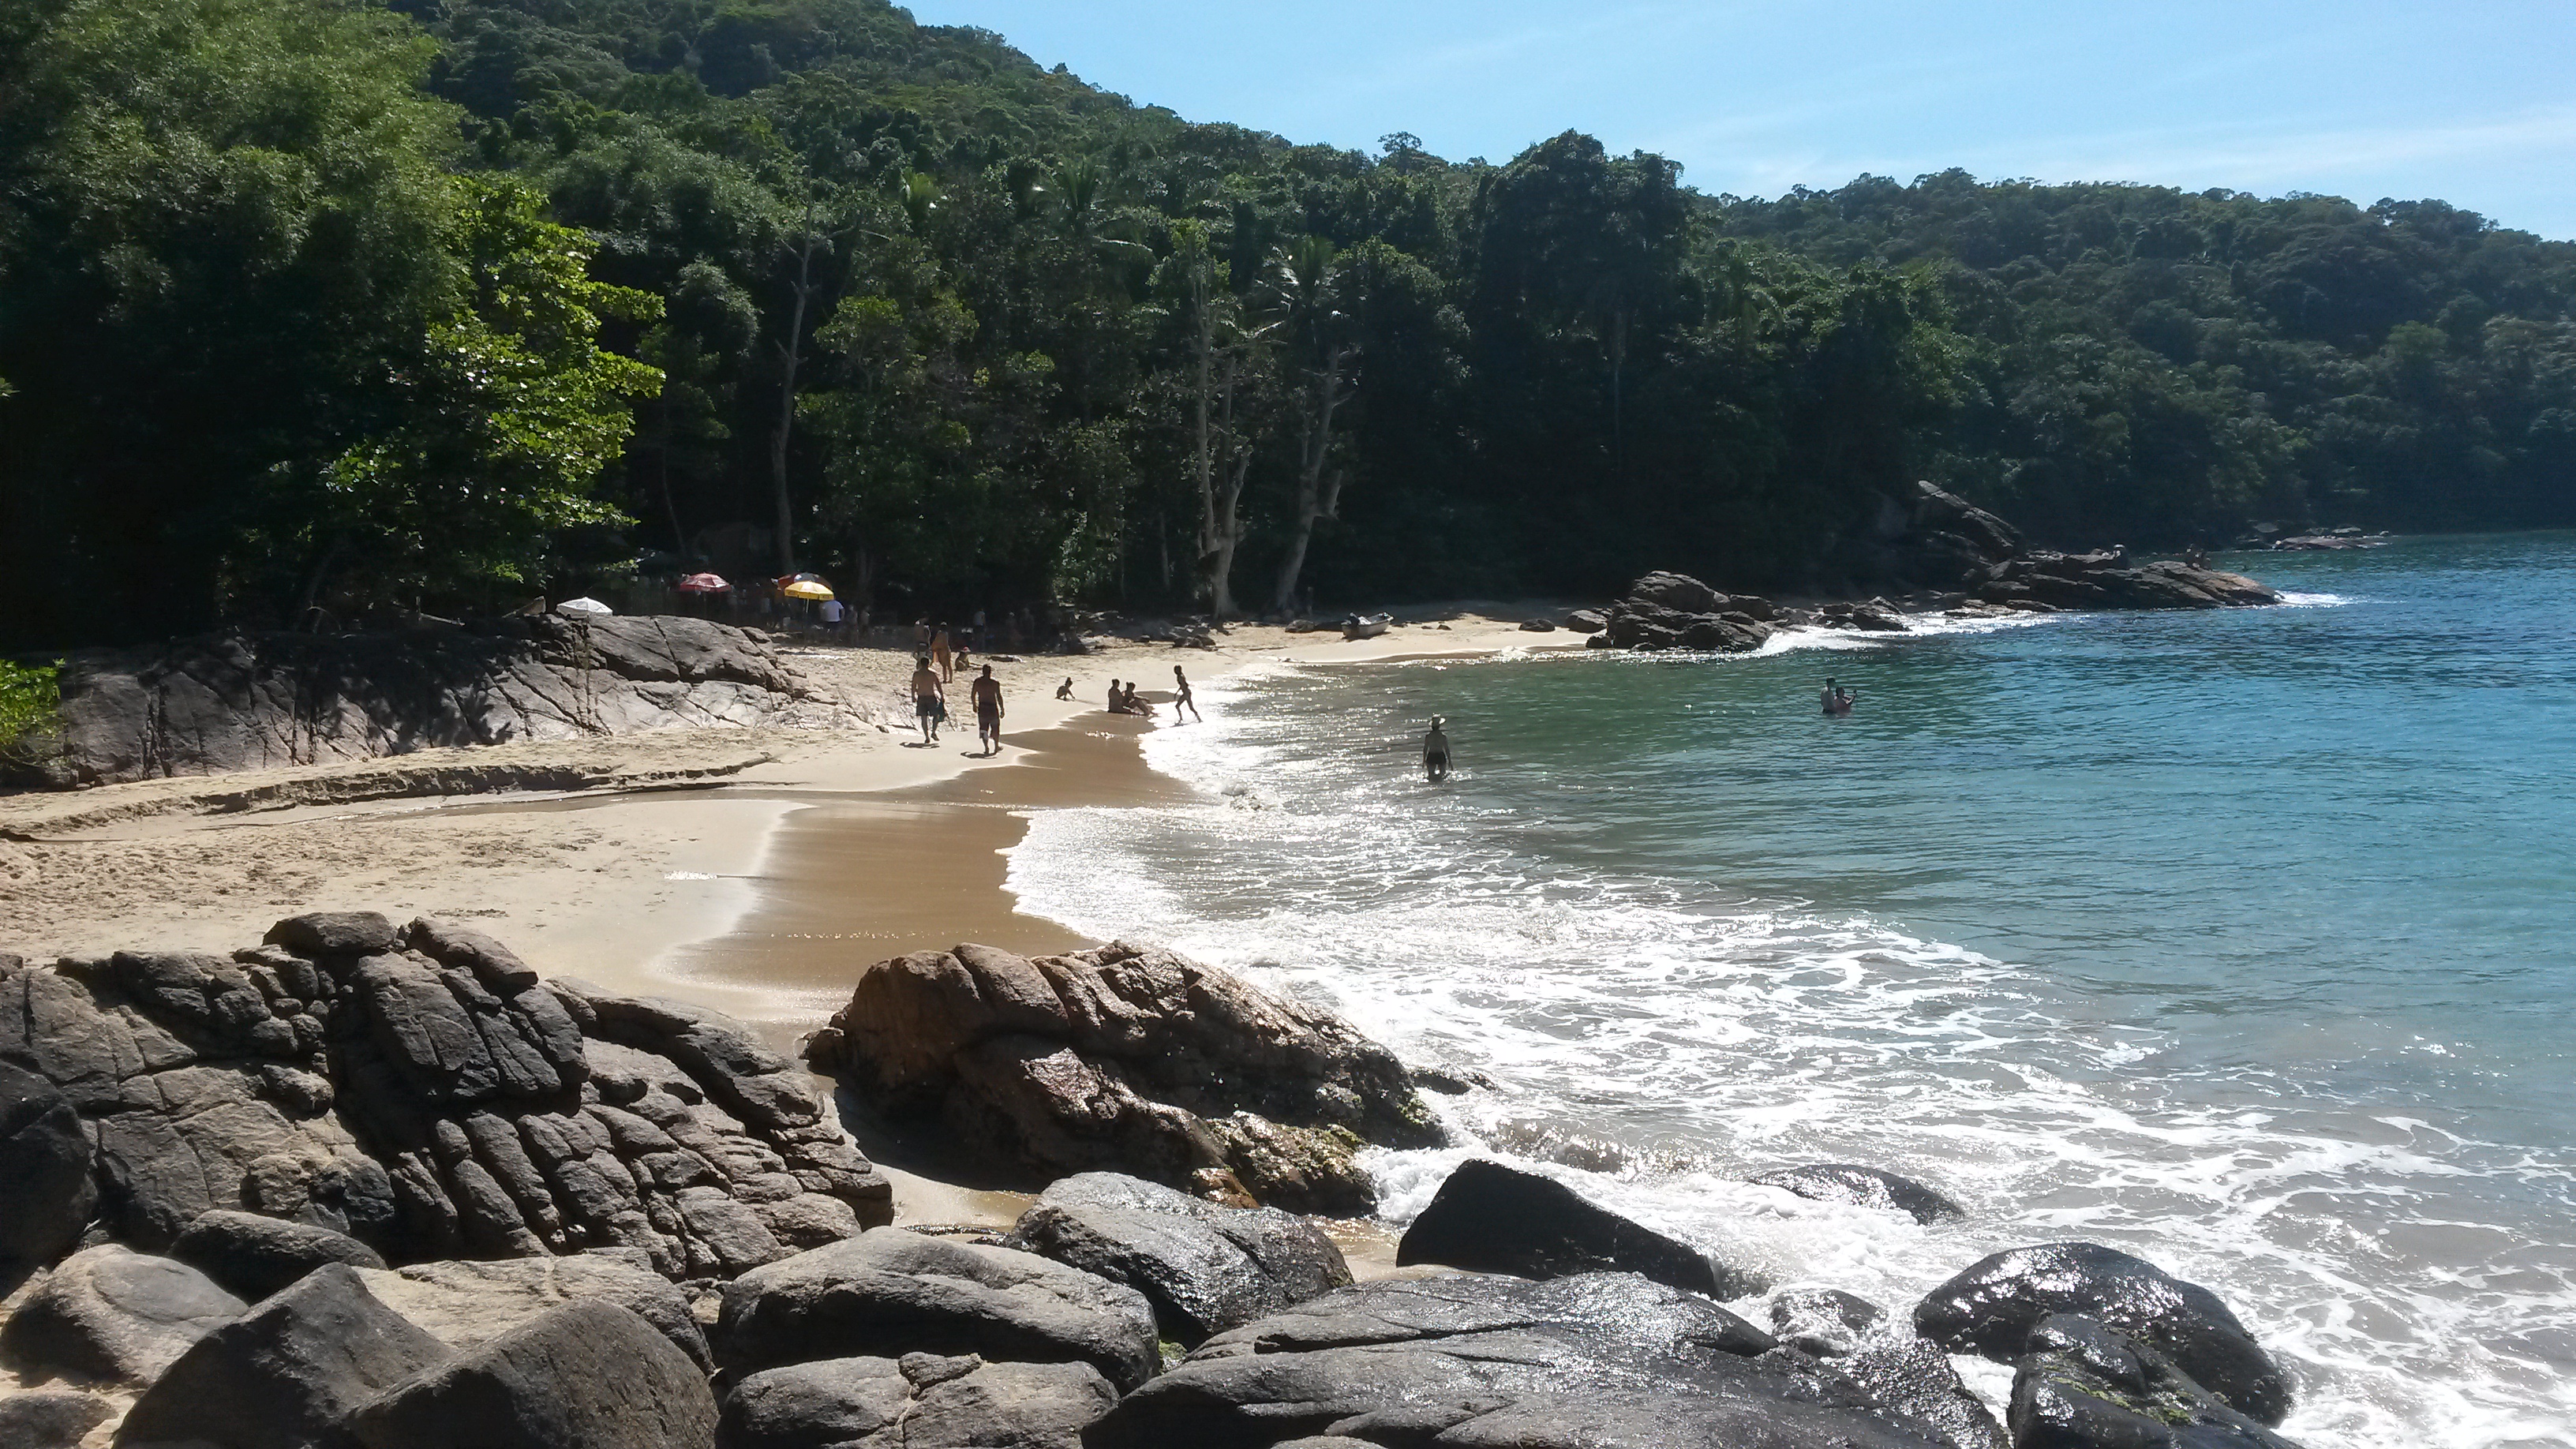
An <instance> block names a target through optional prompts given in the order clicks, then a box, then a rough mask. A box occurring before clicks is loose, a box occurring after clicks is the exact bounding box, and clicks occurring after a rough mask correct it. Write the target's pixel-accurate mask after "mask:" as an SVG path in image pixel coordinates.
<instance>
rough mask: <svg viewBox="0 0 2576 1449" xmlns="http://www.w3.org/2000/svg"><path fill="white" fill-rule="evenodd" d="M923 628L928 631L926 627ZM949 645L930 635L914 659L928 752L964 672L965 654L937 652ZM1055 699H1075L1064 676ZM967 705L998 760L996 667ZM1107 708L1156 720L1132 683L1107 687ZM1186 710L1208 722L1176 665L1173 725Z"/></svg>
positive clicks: (988, 668) (915, 706) (988, 751)
mask: <svg viewBox="0 0 2576 1449" xmlns="http://www.w3.org/2000/svg"><path fill="white" fill-rule="evenodd" d="M924 627H925V630H926V629H927V626H926V625H925V626H924ZM946 643H947V635H946V633H945V631H939V632H935V633H932V634H931V635H930V642H929V644H928V645H927V646H925V647H924V648H923V650H922V652H920V653H918V654H916V655H914V656H913V661H912V682H911V684H910V685H909V686H908V688H909V689H910V690H911V693H912V717H913V722H914V723H915V724H916V725H918V726H919V727H920V730H921V743H922V744H923V745H925V746H928V745H935V744H937V743H939V727H940V726H941V725H942V724H945V723H947V720H948V685H949V683H950V682H951V680H953V679H954V678H955V673H954V667H962V666H963V663H964V660H963V657H962V654H961V655H959V656H957V657H956V658H955V659H954V660H953V661H952V659H951V658H950V657H948V656H945V655H943V654H942V653H941V652H939V651H940V649H941V648H942V647H944V646H945V644H946ZM952 666H954V667H952ZM1055 697H1056V698H1058V699H1071V698H1073V697H1074V694H1073V676H1071V675H1067V676H1065V681H1064V683H1062V684H1060V685H1057V686H1056V691H1055ZM968 699H969V701H970V703H972V705H973V706H974V710H975V742H976V744H978V745H979V746H981V747H982V753H983V754H985V755H987V756H991V755H997V754H1000V753H1001V751H1002V714H1003V708H1002V681H1000V680H998V679H995V678H994V677H993V666H992V665H990V664H986V665H983V666H981V667H980V668H979V670H978V672H977V673H976V675H975V678H974V679H973V680H972V681H971V682H970V684H969V686H968ZM1108 708H1109V712H1110V713H1112V714H1132V715H1141V716H1143V717H1144V718H1147V719H1151V718H1153V717H1154V705H1153V702H1152V701H1150V700H1148V699H1146V698H1144V697H1143V696H1141V695H1139V694H1138V693H1137V692H1136V683H1135V681H1133V680H1125V681H1121V680H1116V679H1113V680H1111V681H1109V705H1108ZM1184 710H1186V711H1188V712H1189V717H1190V718H1191V719H1193V720H1197V721H1199V722H1200V723H1205V722H1206V720H1205V717H1204V716H1202V715H1201V714H1200V713H1199V707H1198V702H1197V701H1196V700H1195V699H1193V698H1191V696H1190V676H1189V675H1188V674H1187V673H1186V672H1184V671H1183V670H1182V668H1181V666H1179V665H1177V664H1175V665H1173V666H1172V720H1173V722H1174V723H1175V724H1177V723H1179V722H1180V720H1181V713H1182V711H1184Z"/></svg>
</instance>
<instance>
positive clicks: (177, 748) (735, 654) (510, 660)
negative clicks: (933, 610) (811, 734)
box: [17, 614, 858, 785]
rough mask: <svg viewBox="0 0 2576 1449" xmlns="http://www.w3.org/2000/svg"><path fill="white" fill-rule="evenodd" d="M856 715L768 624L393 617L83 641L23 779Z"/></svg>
mask: <svg viewBox="0 0 2576 1449" xmlns="http://www.w3.org/2000/svg"><path fill="white" fill-rule="evenodd" d="M857 718H858V716H857V714H856V712H855V711H853V710H852V709H851V707H850V706H849V705H848V704H847V703H846V702H845V701H843V700H841V699H840V698H838V697H837V696H836V695H833V694H831V693H828V692H826V691H824V690H822V689H820V688H819V687H818V686H816V685H815V684H813V683H812V682H811V681H809V680H807V679H806V678H805V677H804V676H803V675H801V674H799V673H797V671H796V670H795V669H794V668H792V667H791V666H789V665H788V663H787V662H786V660H785V659H784V658H783V657H782V656H781V655H780V654H779V653H778V651H777V650H776V649H775V648H773V647H771V645H770V644H769V643H768V641H767V638H766V636H764V635H761V634H758V633H755V632H752V631H748V630H743V629H736V628H733V627H731V626H729V625H724V624H717V623H712V622H710V621H707V620H704V619H692V618H687V617H681V616H642V617H634V618H615V617H604V616H583V615H564V614H540V615H534V616H523V617H513V618H507V619H495V620H490V621H486V622H482V623H477V624H473V625H468V626H461V627H460V626H439V627H429V628H420V629H411V630H404V631H400V632H393V633H374V634H340V635H329V636H319V635H310V634H248V633H237V634H219V635H209V636H206V637H203V638H198V639H190V640H184V641H181V642H179V643H176V644H172V645H167V646H162V647H159V648H154V649H128V650H82V651H79V652H77V653H74V654H73V655H72V656H71V657H70V658H69V660H68V661H67V662H66V664H65V666H64V669H63V673H62V712H61V728H60V734H59V749H58V750H57V751H56V752H54V753H53V754H51V755H49V756H48V757H47V758H45V759H44V760H42V761H41V762H40V763H39V765H38V767H37V768H36V770H35V772H34V774H33V775H31V776H30V777H28V778H25V779H23V780H20V781H17V783H25V784H39V785H86V784H99V783H107V782H114V781H120V780H140V779H147V778H151V777H154V776H160V775H205V774H215V773H220V772H222V771H226V770H247V769H261V768H268V767H274V766H281V765H310V764H318V763H324V762H329V761H336V760H363V759H373V758H377V757H380V756H385V755H400V754H408V753H410V752H412V751H414V750H420V749H427V748H431V747H435V746H443V745H492V744H500V743H503V742H505V741H511V740H551V739H569V738H573V737H575V736H581V735H611V734H630V733H635V732H638V731H644V730H657V729H680V728H693V727H700V726H707V725H826V724H840V723H849V722H852V721H854V720H855V719H857Z"/></svg>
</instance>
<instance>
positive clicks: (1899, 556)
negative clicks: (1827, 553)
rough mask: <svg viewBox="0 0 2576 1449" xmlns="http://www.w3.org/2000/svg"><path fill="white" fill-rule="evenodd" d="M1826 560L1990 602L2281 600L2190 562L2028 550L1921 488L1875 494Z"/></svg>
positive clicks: (2146, 604) (2087, 604)
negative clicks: (1855, 527) (1872, 508)
mask: <svg viewBox="0 0 2576 1449" xmlns="http://www.w3.org/2000/svg"><path fill="white" fill-rule="evenodd" d="M1830 563H1831V566H1832V567H1834V568H1836V569H1839V570H1841V571H1842V572H1843V573H1844V574H1846V575H1847V576H1848V577H1850V578H1853V579H1870V580H1889V581H1893V582H1896V583H1900V584H1906V585H1911V586H1913V587H1917V588H1924V589H1931V590H1935V591H1942V592H1954V593H1964V594H1968V595H1972V596H1974V597H1976V598H1978V599H1981V600H1983V601H1985V602H1986V603H1989V604H2003V605H2019V604H2039V605H2044V606H2047V607H2050V608H2056V609H2216V608H2228V607H2236V606H2242V605H2248V604H2277V603H2279V602H2280V601H2281V596H2280V595H2279V594H2276V593H2274V592H2273V591H2272V590H2270V589H2268V588H2266V587H2264V586H2263V585H2261V584H2258V583H2256V582H2254V581H2253V580H2252V579H2249V578H2246V577H2244V576H2243V575H2241V574H2231V573H2222V572H2220V571H2218V570H2216V569H2210V568H2205V567H2200V566H2198V565H2194V564H2189V563H2183V562H2179V561H2174V560H2164V561H2159V562H2155V563H2144V564H2136V565H2132V564H2131V563H2130V562H2129V561H2128V556H2127V553H2126V551H2124V550H2119V549H2111V550H2105V551H2101V552H2096V553H2081V554H2069V553H2052V552H2049V551H2047V550H2044V549H2033V548H2031V547H2029V546H2028V545H2027V544H2026V543H2024V542H2023V540H2022V537H2021V534H2020V533H2019V532H2018V531H2016V530H2015V529H2014V528H2013V527H2012V525H2010V524H2008V523H2006V522H2004V521H2003V520H2002V519H2000V518H1997V517H1995V516H1994V515H1993V514H1991V513H1988V512H1986V511H1985V510H1984V509H1982V508H1978V507H1975V506H1974V505H1972V504H1970V503H1968V502H1967V501H1966V500H1965V499H1962V498H1960V497H1958V496H1956V495H1955V494H1952V493H1949V492H1946V491H1944V490H1942V489H1940V488H1937V487H1934V486H1933V485H1932V484H1930V483H1916V484H1915V485H1914V487H1913V488H1912V489H1911V490H1910V491H1909V492H1907V493H1906V494H1905V495H1903V496H1901V497H1885V498H1882V499H1881V500H1880V504H1879V507H1878V509H1877V510H1876V512H1875V513H1874V514H1873V516H1872V517H1871V519H1870V520H1869V521H1868V523H1867V524H1866V525H1865V526H1864V527H1863V528H1862V529H1860V530H1859V531H1857V532H1856V533H1854V534H1853V535H1851V536H1850V537H1847V538H1845V539H1843V540H1842V541H1841V542H1840V543H1839V544H1838V545H1836V548H1835V551H1834V554H1833V556H1832V559H1831V560H1830Z"/></svg>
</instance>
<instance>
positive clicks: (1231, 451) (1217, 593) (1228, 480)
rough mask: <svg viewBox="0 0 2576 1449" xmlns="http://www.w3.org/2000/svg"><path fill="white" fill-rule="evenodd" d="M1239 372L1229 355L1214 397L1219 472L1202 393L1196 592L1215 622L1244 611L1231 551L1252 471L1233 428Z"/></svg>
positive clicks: (1239, 534) (1239, 364)
mask: <svg viewBox="0 0 2576 1449" xmlns="http://www.w3.org/2000/svg"><path fill="white" fill-rule="evenodd" d="M1202 366H1204V361H1203V362H1202ZM1242 369H1243V359H1242V358H1241V357H1239V356H1228V357H1227V358H1226V360H1225V380H1224V382H1223V383H1222V384H1221V385H1220V386H1219V388H1218V396H1219V397H1220V398H1222V399H1223V404H1222V406H1223V409H1224V416H1223V436H1224V438H1225V442H1226V458H1225V463H1224V466H1223V467H1222V468H1220V467H1218V466H1217V461H1216V457H1215V443H1214V439H1213V437H1212V436H1211V433H1210V430H1209V426H1208V417H1207V401H1206V393H1205V392H1202V393H1201V394H1200V406H1199V438H1200V440H1201V441H1200V449H1201V454H1200V458H1199V468H1200V473H1199V570H1200V576H1201V577H1200V588H1201V591H1202V592H1204V593H1205V594H1206V595H1207V600H1208V612H1209V614H1210V615H1212V616H1213V617H1215V618H1218V619H1227V618H1232V617H1233V616H1235V615H1236V614H1239V613H1241V612H1242V610H1241V608H1239V607H1238V606H1237V605H1236V603H1235V600H1234V550H1235V546H1236V545H1237V544H1240V543H1242V542H1243V513H1242V504H1243V482H1244V479H1245V478H1247V477H1249V476H1250V475H1251V472H1252V447H1251V445H1250V444H1249V443H1247V442H1245V441H1244V440H1243V438H1242V436H1241V434H1240V432H1239V431H1238V430H1237V429H1236V427H1235V425H1234V403H1235V389H1236V387H1237V385H1238V384H1239V383H1240V382H1241V381H1242Z"/></svg>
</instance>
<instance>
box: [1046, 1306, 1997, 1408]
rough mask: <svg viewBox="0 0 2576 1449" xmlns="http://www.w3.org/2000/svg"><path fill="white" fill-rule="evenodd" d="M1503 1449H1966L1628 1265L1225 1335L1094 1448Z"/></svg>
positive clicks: (1315, 1313) (1334, 1310)
mask: <svg viewBox="0 0 2576 1449" xmlns="http://www.w3.org/2000/svg"><path fill="white" fill-rule="evenodd" d="M1316 1434H1325V1435H1342V1436H1347V1437H1351V1438H1357V1439H1362V1440H1366V1441H1369V1442H1371V1443H1374V1444H1379V1445H1395V1444H1401V1445H1417V1444H1418V1445H1438V1446H1467V1445H1481V1446H1494V1449H1555V1446H1563V1449H1665V1446H1675V1449H1678V1446H1684V1445H1712V1444H1714V1445H1727V1446H1738V1445H1740V1446H1747V1449H1828V1446H1832V1449H1949V1441H1947V1440H1945V1439H1944V1438H1943V1437H1941V1436H1940V1435H1939V1434H1938V1433H1937V1432H1936V1431H1935V1430H1933V1429H1932V1428H1930V1427H1929V1426H1927V1425H1924V1424H1922V1423H1920V1422H1917V1421H1915V1420H1913V1419H1911V1418H1908V1417H1907V1416H1905V1415H1903V1414H1901V1413H1898V1412H1896V1411H1894V1410H1892V1409H1889V1408H1887V1407H1886V1406H1885V1405H1883V1404H1882V1403H1881V1402H1880V1401H1879V1400H1877V1399H1876V1398H1875V1397H1874V1396H1873V1395H1871V1394H1870V1393H1869V1392H1868V1391H1867V1390H1866V1389H1864V1388H1863V1387H1861V1386H1860V1385H1859V1384H1857V1383H1855V1382H1854V1381H1853V1380H1851V1379H1850V1378H1848V1377H1847V1376H1845V1375H1843V1374H1841V1373H1839V1372H1837V1371H1835V1370H1834V1369H1833V1368H1831V1367H1829V1366H1827V1365H1825V1364H1822V1363H1820V1362H1818V1361H1816V1360H1814V1359H1810V1358H1808V1357H1807V1356H1805V1355H1804V1354H1800V1353H1797V1352H1795V1351H1794V1350H1781V1349H1778V1348H1777V1347H1776V1345H1775V1344H1774V1342H1773V1340H1772V1339H1771V1337H1770V1335H1768V1334H1765V1333H1763V1332H1762V1331H1761V1330H1759V1329H1757V1328H1754V1327H1753V1326H1752V1325H1751V1324H1748V1323H1746V1322H1744V1321H1743V1320H1742V1319H1740V1318H1737V1317H1735V1316H1734V1315H1733V1314H1730V1313H1728V1312H1727V1311H1726V1310H1725V1309H1723V1308H1720V1307H1718V1306H1717V1305H1716V1304H1714V1303H1712V1302H1710V1301H1709V1300H1708V1299H1706V1298H1704V1297H1701V1296H1699V1295H1697V1294H1693V1293H1685V1292H1681V1291H1679V1290H1676V1289H1672V1288H1668V1287H1665V1286H1663V1285H1661V1284H1657V1283H1650V1282H1648V1281H1647V1280H1645V1279H1643V1278H1640V1277H1638V1276H1636V1275H1634V1274H1630V1273H1591V1274H1584V1275H1581V1276H1577V1277H1572V1278H1558V1279H1553V1280H1550V1281H1547V1282H1540V1283H1533V1282H1530V1281H1527V1280H1525V1279H1519V1278H1499V1277H1464V1278H1434V1279H1418V1280H1386V1281H1380V1282H1375V1283H1362V1284H1358V1285H1355V1286H1353V1287H1349V1288H1341V1289H1336V1290H1334V1291H1333V1292H1331V1293H1328V1294H1326V1295H1324V1296H1323V1297H1321V1298H1318V1299H1315V1300H1313V1301H1312V1302H1309V1303H1305V1304H1301V1305H1299V1306H1298V1307H1296V1308H1293V1309H1290V1310H1288V1311H1287V1312H1286V1313H1281V1314H1275V1315H1273V1316H1271V1317H1269V1318H1266V1319H1262V1320H1260V1321H1258V1322H1255V1323H1251V1324H1247V1325H1245V1326H1244V1327H1242V1328H1239V1329H1236V1330H1234V1331H1232V1332H1230V1333H1224V1334H1219V1335H1218V1336H1217V1337H1215V1338H1212V1339H1210V1340H1208V1342H1207V1343H1205V1344H1203V1345H1201V1346H1200V1348H1199V1349H1198V1350H1197V1351H1196V1352H1194V1353H1192V1354H1191V1355H1190V1356H1189V1358H1188V1359H1187V1360H1185V1361H1184V1362H1182V1363H1181V1364H1180V1365H1178V1366H1177V1367H1175V1368H1173V1369H1170V1370H1169V1371H1167V1372H1165V1373H1164V1374H1163V1375H1161V1376H1160V1377H1158V1378H1156V1379H1155V1380H1153V1381H1152V1382H1151V1383H1149V1384H1147V1385H1146V1386H1145V1387H1144V1388H1142V1389H1139V1390H1137V1391H1135V1392H1133V1393H1130V1394H1129V1395H1127V1397H1125V1398H1124V1399H1122V1400H1120V1401H1119V1403H1118V1406H1117V1407H1116V1408H1115V1409H1113V1410H1111V1411H1110V1413H1109V1415H1108V1416H1107V1417H1106V1418H1104V1419H1102V1420H1101V1421H1100V1423H1099V1424H1097V1425H1095V1426H1093V1428H1092V1430H1091V1432H1090V1433H1089V1434H1088V1435H1086V1436H1085V1439H1084V1442H1085V1443H1086V1444H1087V1445H1088V1446H1090V1449H1149V1446H1150V1449H1163V1446H1170V1445H1189V1446H1192V1449H1237V1446H1246V1449H1252V1446H1258V1449H1268V1446H1273V1445H1277V1444H1279V1443H1281V1442H1283V1441H1288V1440H1294V1439H1296V1438H1298V1437H1299V1436H1301V1435H1316Z"/></svg>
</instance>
